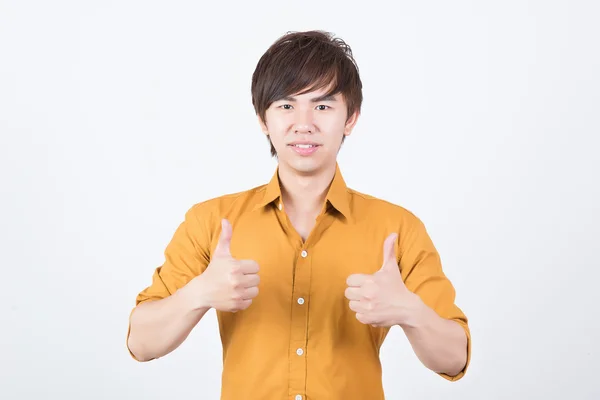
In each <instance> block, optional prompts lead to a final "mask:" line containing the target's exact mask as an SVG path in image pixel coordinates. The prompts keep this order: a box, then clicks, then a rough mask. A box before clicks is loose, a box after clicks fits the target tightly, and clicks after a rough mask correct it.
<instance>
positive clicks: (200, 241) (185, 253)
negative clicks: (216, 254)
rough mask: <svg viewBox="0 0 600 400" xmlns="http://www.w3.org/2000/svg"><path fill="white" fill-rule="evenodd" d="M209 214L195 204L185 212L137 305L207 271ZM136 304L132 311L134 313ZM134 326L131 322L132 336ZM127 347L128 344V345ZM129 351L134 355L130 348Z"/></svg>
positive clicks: (158, 298)
mask: <svg viewBox="0 0 600 400" xmlns="http://www.w3.org/2000/svg"><path fill="white" fill-rule="evenodd" d="M209 218H210V215H209V214H208V213H206V212H203V211H202V207H201V206H200V205H195V206H194V207H192V208H190V209H189V210H188V211H187V212H186V213H185V217H184V219H183V221H182V222H181V223H180V224H179V226H178V227H177V228H176V230H175V232H174V234H173V236H172V238H171V240H170V241H169V243H168V244H167V246H166V249H165V251H164V260H163V263H162V264H161V265H160V266H158V267H157V268H156V269H155V270H154V272H153V274H152V281H151V284H150V285H149V286H148V287H146V288H144V289H143V290H142V291H141V292H140V293H138V295H137V297H136V298H135V307H137V306H138V305H139V304H140V303H143V302H146V301H154V300H160V299H164V298H165V297H168V296H170V295H172V294H173V293H175V292H176V291H177V290H178V289H180V288H182V287H183V286H185V285H186V284H187V283H188V282H189V281H190V280H192V279H193V278H194V277H196V276H198V275H200V274H201V273H203V272H204V271H205V270H206V267H207V266H208V264H209V262H210V244H211V239H210V232H211V230H210V228H209V226H210V220H209ZM135 307H134V308H133V309H132V310H131V312H130V314H129V320H130V321H131V315H132V314H133V311H134V310H135ZM130 329H131V325H130V324H129V325H128V329H127V337H126V339H127V340H128V339H129V333H130ZM127 348H128V350H129V347H128V346H127ZM129 354H130V355H131V356H132V357H133V358H134V359H135V356H134V355H133V353H132V352H131V350H129Z"/></svg>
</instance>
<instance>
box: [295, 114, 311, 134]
mask: <svg viewBox="0 0 600 400" xmlns="http://www.w3.org/2000/svg"><path fill="white" fill-rule="evenodd" d="M293 131H294V133H309V134H311V133H315V126H314V123H313V114H312V112H311V111H310V110H307V111H302V112H298V113H297V115H296V120H295V123H294V126H293Z"/></svg>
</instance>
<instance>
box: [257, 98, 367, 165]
mask: <svg viewBox="0 0 600 400" xmlns="http://www.w3.org/2000/svg"><path fill="white" fill-rule="evenodd" d="M357 118H358V113H355V114H353V115H352V117H351V118H347V109H346V102H345V101H344V98H343V96H342V95H341V94H336V95H335V96H326V90H325V89H320V90H316V91H313V92H309V93H305V94H301V95H297V96H290V97H287V98H283V99H280V100H277V101H275V102H274V103H273V104H271V106H270V107H269V108H268V109H267V111H266V124H265V123H263V121H261V120H260V118H259V122H260V124H261V127H262V130H263V132H264V134H265V135H268V136H269V137H270V139H271V143H273V147H275V150H276V151H277V158H278V161H279V164H280V166H281V167H284V168H290V169H291V170H293V171H295V172H297V173H300V174H303V175H306V174H312V173H316V172H319V171H321V170H322V169H323V168H331V167H332V166H334V165H335V160H336V158H337V153H338V151H339V149H340V146H341V143H342V137H344V136H348V135H350V133H351V132H352V129H353V128H354V125H355V124H356V120H357Z"/></svg>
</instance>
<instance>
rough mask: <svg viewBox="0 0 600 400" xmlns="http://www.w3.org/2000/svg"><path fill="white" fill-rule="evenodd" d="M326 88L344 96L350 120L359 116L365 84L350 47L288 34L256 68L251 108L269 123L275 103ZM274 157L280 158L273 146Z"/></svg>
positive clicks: (313, 34)
mask: <svg viewBox="0 0 600 400" xmlns="http://www.w3.org/2000/svg"><path fill="white" fill-rule="evenodd" d="M325 87H329V88H330V90H329V92H328V93H327V94H328V95H335V94H337V93H341V94H342V96H343V97H344V100H345V101H346V104H347V115H348V118H350V117H351V116H352V114H354V112H356V111H358V112H360V107H361V104H362V82H361V80H360V76H359V72H358V66H357V65H356V62H355V60H354V58H353V55H352V50H351V48H350V46H348V45H347V44H346V43H345V42H344V41H343V40H342V39H340V38H336V37H334V35H333V34H331V33H329V32H324V31H306V32H288V33H286V34H285V35H283V36H282V37H280V38H279V39H277V41H275V42H274V43H273V44H272V45H271V47H269V49H267V51H266V52H265V53H264V54H263V55H262V57H261V58H260V60H259V61H258V64H257V65H256V69H255V71H254V74H253V75H252V88H251V92H252V105H253V106H254V110H255V112H256V114H257V115H258V116H259V117H260V118H261V120H262V121H263V122H266V111H267V109H268V108H269V106H270V105H271V104H272V103H273V102H274V101H277V100H279V99H281V98H283V97H286V96H291V95H295V94H303V93H307V92H310V91H313V90H317V89H322V88H325ZM343 138H344V139H345V138H346V136H343ZM270 141H271V140H270V138H269V142H270ZM342 142H343V139H342ZM271 155H272V156H274V157H275V156H276V155H277V153H276V151H275V148H274V147H273V144H271Z"/></svg>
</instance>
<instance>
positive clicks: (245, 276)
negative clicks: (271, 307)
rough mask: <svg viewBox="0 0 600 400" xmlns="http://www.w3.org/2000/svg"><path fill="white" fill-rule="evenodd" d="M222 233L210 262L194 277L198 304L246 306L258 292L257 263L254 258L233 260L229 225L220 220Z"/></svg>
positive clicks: (232, 309) (230, 307)
mask: <svg viewBox="0 0 600 400" xmlns="http://www.w3.org/2000/svg"><path fill="white" fill-rule="evenodd" d="M221 227H222V230H221V235H220V237H219V242H218V243H217V247H216V248H215V251H214V254H213V256H212V258H211V261H210V264H208V267H206V270H205V271H204V273H202V274H200V275H199V276H197V277H196V278H194V280H196V282H195V285H196V290H194V292H195V293H196V296H198V303H199V304H200V307H207V308H214V309H215V310H218V311H229V312H237V311H240V310H245V309H246V308H248V307H249V306H250V304H252V299H253V298H254V297H256V296H257V295H258V284H259V282H260V278H259V276H258V271H259V268H258V264H257V263H256V261H253V260H236V259H234V258H233V257H232V256H231V250H230V246H231V236H232V228H231V224H230V223H229V221H227V220H226V219H223V220H222V221H221Z"/></svg>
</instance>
